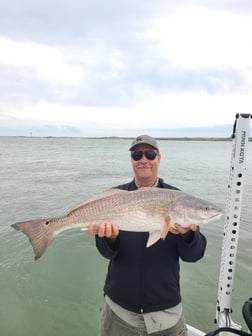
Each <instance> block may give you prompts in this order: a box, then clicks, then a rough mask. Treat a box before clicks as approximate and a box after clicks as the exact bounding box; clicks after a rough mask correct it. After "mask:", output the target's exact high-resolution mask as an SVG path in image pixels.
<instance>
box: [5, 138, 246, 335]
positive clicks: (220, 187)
mask: <svg viewBox="0 0 252 336" xmlns="http://www.w3.org/2000/svg"><path fill="white" fill-rule="evenodd" d="M128 147H129V140H124V139H102V140H101V139H78V138H69V139H67V138H65V139H63V138H10V137H2V138H0V176H1V184H0V186H1V187H0V237H1V244H0V335H3V336H16V335H18V336H27V335H36V336H42V335H43V336H44V335H50V336H59V335H61V336H69V335H72V336H83V335H84V336H90V335H97V333H98V324H99V308H100V305H101V301H102V287H103V282H104V278H105V273H106V267H107V261H106V260H105V259H103V258H102V257H101V256H100V255H99V254H98V252H97V251H96V249H95V246H94V239H93V237H89V236H88V235H87V234H86V233H83V232H80V231H79V230H70V231H66V232H63V233H62V234H61V235H60V236H58V237H57V238H56V239H55V240H54V241H53V243H52V244H51V245H50V247H49V248H48V249H47V251H46V253H45V254H44V255H43V257H42V258H41V259H40V260H39V261H37V262H35V261H34V260H33V251H32V248H31V246H30V244H29V242H28V240H27V238H26V237H25V236H24V235H23V234H21V233H20V232H17V231H14V230H13V229H12V228H11V227H10V225H11V224H12V223H15V222H16V221H21V220H26V219H33V218H38V217H41V218H42V217H48V216H57V215H61V214H63V213H65V212H66V211H68V210H69V209H70V208H71V207H73V206H74V205H76V204H78V203H80V202H81V201H83V200H85V199H87V198H89V197H91V196H93V195H94V194H96V193H99V192H101V191H103V190H105V189H107V188H109V187H111V186H115V185H117V184H119V183H124V182H127V181H129V180H130V179H131V178H132V172H131V166H130V161H129V153H128ZM160 147H161V152H162V161H161V167H160V171H159V172H160V174H159V176H160V177H163V178H164V179H165V181H166V182H168V183H171V184H173V185H176V186H178V187H180V188H181V189H183V190H184V191H187V192H190V193H193V194H195V195H197V196H199V197H202V198H206V199H208V200H210V201H214V202H215V203H218V204H219V205H221V206H222V207H225V202H226V194H227V187H226V186H227V178H228V174H229V164H230V153H231V142H205V141H203V142H197V141H196V142H190V141H188V142H186V141H167V140H162V141H160ZM251 204H252V143H250V144H249V152H248V170H247V175H246V185H245V189H244V202H243V212H242V225H241V229H240V242H239V251H238V260H237V267H236V279H235V292H234V295H233V303H234V304H233V309H234V313H233V320H235V321H236V322H238V323H240V324H242V325H243V326H244V322H243V319H242V313H241V306H242V304H243V302H244V301H245V300H246V299H247V298H248V297H251V295H252V286H251V278H252V277H251V276H252V257H251V255H252V254H251V238H252V207H251ZM202 232H203V233H204V234H205V235H206V236H207V239H208V246H207V252H206V256H205V258H204V259H203V260H201V261H200V262H198V263H195V264H185V263H181V287H182V296H183V305H184V310H185V315H186V319H187V322H188V323H190V324H192V325H193V326H195V327H197V328H200V329H202V330H204V331H209V330H213V329H214V328H215V327H216V325H215V324H214V323H213V320H214V317H215V304H216V296H217V287H218V279H219V275H218V272H219V264H220V252H221V243H222V235H223V220H222V221H219V222H215V223H212V224H209V225H208V226H205V227H202Z"/></svg>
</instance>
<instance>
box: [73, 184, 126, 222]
mask: <svg viewBox="0 0 252 336" xmlns="http://www.w3.org/2000/svg"><path fill="white" fill-rule="evenodd" d="M125 192H129V191H128V190H122V189H116V188H112V189H108V190H106V191H104V192H102V193H101V194H99V195H96V196H95V197H92V198H89V199H88V200H87V201H84V202H82V203H80V204H78V205H77V206H76V207H74V208H73V209H71V210H70V211H69V212H68V213H67V216H68V215H70V214H71V213H72V212H73V211H76V210H78V209H79V208H81V207H83V206H84V205H87V204H89V203H91V202H94V201H98V200H100V199H102V198H106V197H110V196H113V195H117V194H118V195H119V194H122V193H125Z"/></svg>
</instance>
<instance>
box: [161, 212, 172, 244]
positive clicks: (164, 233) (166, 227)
mask: <svg viewBox="0 0 252 336" xmlns="http://www.w3.org/2000/svg"><path fill="white" fill-rule="evenodd" d="M171 225H172V220H171V217H165V218H164V225H163V227H162V233H161V238H162V239H165V237H166V236H167V234H168V232H169V230H170V227H171Z"/></svg>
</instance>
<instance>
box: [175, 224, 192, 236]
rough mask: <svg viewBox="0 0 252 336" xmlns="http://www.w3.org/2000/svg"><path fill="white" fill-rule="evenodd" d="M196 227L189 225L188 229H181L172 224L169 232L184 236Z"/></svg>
mask: <svg viewBox="0 0 252 336" xmlns="http://www.w3.org/2000/svg"><path fill="white" fill-rule="evenodd" d="M196 230H197V225H196V224H190V225H189V226H188V227H183V226H181V225H180V224H178V223H175V224H174V227H171V228H170V232H172V233H174V234H185V233H187V232H189V231H196Z"/></svg>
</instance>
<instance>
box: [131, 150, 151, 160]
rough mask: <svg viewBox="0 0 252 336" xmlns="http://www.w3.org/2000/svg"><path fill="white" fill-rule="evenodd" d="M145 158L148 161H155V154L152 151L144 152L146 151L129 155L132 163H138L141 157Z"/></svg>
mask: <svg viewBox="0 0 252 336" xmlns="http://www.w3.org/2000/svg"><path fill="white" fill-rule="evenodd" d="M143 156H145V157H146V159H148V160H151V161H152V160H155V158H156V156H157V153H156V152H155V151H154V150H146V151H135V152H132V153H131V157H132V159H133V160H134V161H139V160H141V159H142V157H143Z"/></svg>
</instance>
